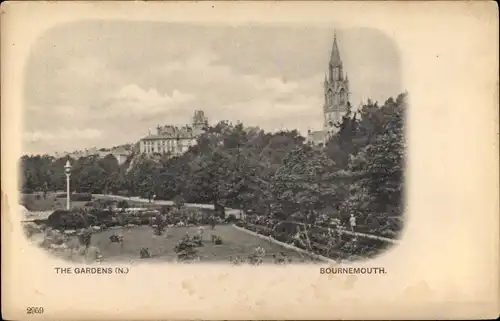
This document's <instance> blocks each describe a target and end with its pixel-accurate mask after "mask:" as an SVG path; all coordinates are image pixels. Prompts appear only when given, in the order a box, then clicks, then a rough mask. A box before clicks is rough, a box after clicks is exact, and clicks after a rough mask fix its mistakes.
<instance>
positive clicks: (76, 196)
mask: <svg viewBox="0 0 500 321" xmlns="http://www.w3.org/2000/svg"><path fill="white" fill-rule="evenodd" d="M67 195H68V194H66V193H59V194H56V198H66V197H67ZM71 200H72V201H74V202H89V201H91V200H92V194H90V193H72V194H71Z"/></svg>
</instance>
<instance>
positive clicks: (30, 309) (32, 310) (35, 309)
mask: <svg viewBox="0 0 500 321" xmlns="http://www.w3.org/2000/svg"><path fill="white" fill-rule="evenodd" d="M42 313H43V308H42V307H28V308H26V314H42Z"/></svg>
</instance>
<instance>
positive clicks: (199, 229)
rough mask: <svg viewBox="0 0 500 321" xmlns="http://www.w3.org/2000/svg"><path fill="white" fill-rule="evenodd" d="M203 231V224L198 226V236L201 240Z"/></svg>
mask: <svg viewBox="0 0 500 321" xmlns="http://www.w3.org/2000/svg"><path fill="white" fill-rule="evenodd" d="M204 231H205V229H204V227H203V226H200V227H198V237H199V238H200V240H203V232H204Z"/></svg>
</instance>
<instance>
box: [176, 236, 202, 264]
mask: <svg viewBox="0 0 500 321" xmlns="http://www.w3.org/2000/svg"><path fill="white" fill-rule="evenodd" d="M196 246H197V244H196V243H195V242H193V240H191V238H190V237H189V235H186V236H185V237H184V238H183V239H182V240H181V241H179V243H177V244H176V245H175V247H174V252H175V253H177V258H178V259H179V260H180V261H186V260H192V259H194V258H196V254H197V250H196Z"/></svg>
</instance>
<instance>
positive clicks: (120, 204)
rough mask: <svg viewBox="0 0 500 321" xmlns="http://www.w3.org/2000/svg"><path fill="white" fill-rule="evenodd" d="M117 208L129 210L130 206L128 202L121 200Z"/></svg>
mask: <svg viewBox="0 0 500 321" xmlns="http://www.w3.org/2000/svg"><path fill="white" fill-rule="evenodd" d="M116 207H119V208H129V207H130V206H129V204H128V202H127V201H126V200H121V201H119V202H118V203H117V204H116Z"/></svg>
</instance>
